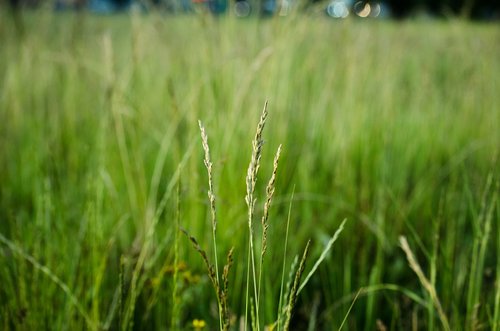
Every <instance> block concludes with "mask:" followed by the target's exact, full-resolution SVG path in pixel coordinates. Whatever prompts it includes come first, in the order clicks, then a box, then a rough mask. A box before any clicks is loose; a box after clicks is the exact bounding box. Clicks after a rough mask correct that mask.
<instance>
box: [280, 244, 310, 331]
mask: <svg viewBox="0 0 500 331" xmlns="http://www.w3.org/2000/svg"><path fill="white" fill-rule="evenodd" d="M310 244H311V240H308V241H307V244H306V248H305V249H304V254H302V259H301V260H300V264H299V269H297V272H296V273H295V279H294V281H293V286H292V290H291V291H290V297H289V299H288V306H287V310H286V320H285V325H284V327H283V330H288V329H289V328H290V321H291V320H292V311H293V308H294V307H295V303H296V302H297V291H298V289H299V283H300V278H301V277H302V274H303V273H304V269H305V267H306V260H307V255H308V254H309V247H310Z"/></svg>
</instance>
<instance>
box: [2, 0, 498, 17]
mask: <svg viewBox="0 0 500 331" xmlns="http://www.w3.org/2000/svg"><path fill="white" fill-rule="evenodd" d="M6 1H8V3H9V6H10V7H11V8H12V9H21V8H30V9H33V8H38V7H52V8H54V9H55V10H89V11H92V12H96V13H101V14H103V13H115V12H119V11H127V10H131V9H135V10H140V11H151V10H155V11H162V12H168V13H179V12H191V11H194V10H195V8H196V6H198V7H200V6H204V7H206V8H208V10H210V11H211V12H212V13H214V14H223V13H226V12H228V11H233V13H234V14H235V15H237V16H242V17H244V16H248V15H250V14H258V15H264V16H270V15H274V14H279V15H287V14H288V13H289V11H290V10H291V8H293V7H297V6H299V7H301V9H302V10H304V11H308V10H311V8H315V9H316V10H317V9H318V7H320V8H321V9H322V10H323V11H324V13H325V14H326V15H328V16H331V17H334V18H347V17H349V16H356V17H359V18H368V17H369V18H388V17H393V18H397V19H402V18H406V17H416V16H417V17H427V18H431V17H452V16H460V17H464V18H471V19H475V20H498V19H499V18H500V3H499V1H497V0H441V1H434V0H408V1H399V0H385V1H356V0H328V1H321V0H309V1H303V0H6ZM231 2H232V3H231ZM230 8H232V10H231V9H230Z"/></svg>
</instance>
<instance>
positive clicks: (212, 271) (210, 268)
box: [180, 228, 220, 294]
mask: <svg viewBox="0 0 500 331" xmlns="http://www.w3.org/2000/svg"><path fill="white" fill-rule="evenodd" d="M180 230H181V231H182V233H184V234H185V235H186V237H188V238H189V241H191V243H192V244H193V247H194V249H195V250H196V251H197V252H198V253H200V255H201V257H202V258H203V262H205V266H206V267H207V269H208V277H209V278H210V280H211V281H212V283H213V285H214V287H215V292H216V293H217V294H218V293H219V292H220V289H219V282H218V281H217V274H216V272H215V268H214V266H213V265H212V264H211V263H210V261H209V260H208V255H207V252H205V251H204V250H203V248H201V246H200V244H199V243H198V241H197V240H196V238H195V237H193V236H191V235H190V234H189V232H187V231H186V230H185V229H183V228H180Z"/></svg>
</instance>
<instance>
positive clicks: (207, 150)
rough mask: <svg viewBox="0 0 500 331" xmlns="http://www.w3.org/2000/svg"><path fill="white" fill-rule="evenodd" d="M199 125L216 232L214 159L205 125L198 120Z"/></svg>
mask: <svg viewBox="0 0 500 331" xmlns="http://www.w3.org/2000/svg"><path fill="white" fill-rule="evenodd" d="M198 125H199V127H200V132H201V144H202V146H203V150H204V151H205V159H204V160H203V162H204V163H205V167H206V168H207V173H208V192H207V195H208V200H209V201H210V212H211V214H212V230H213V232H215V230H216V228H217V213H216V211H215V193H214V185H213V175H212V161H210V148H209V147H208V136H207V133H206V131H205V127H204V126H203V124H202V123H201V121H198Z"/></svg>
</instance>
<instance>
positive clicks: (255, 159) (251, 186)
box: [245, 101, 268, 228]
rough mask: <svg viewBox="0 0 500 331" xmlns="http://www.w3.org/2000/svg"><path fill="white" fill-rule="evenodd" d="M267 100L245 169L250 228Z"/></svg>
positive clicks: (262, 142)
mask: <svg viewBox="0 0 500 331" xmlns="http://www.w3.org/2000/svg"><path fill="white" fill-rule="evenodd" d="M267 114H268V113H267V101H266V103H265V104H264V110H263V111H262V115H261V116H260V120H259V124H258V125H257V132H256V133H255V138H254V140H253V141H252V147H253V149H252V159H251V160H250V164H249V166H248V171H247V178H246V184H247V195H246V197H245V201H246V203H247V205H248V222H249V226H250V228H251V222H252V219H253V211H254V209H255V198H254V196H253V194H254V191H255V184H256V183H257V173H258V172H259V167H260V158H261V156H262V145H263V144H264V141H263V140H262V132H263V131H264V126H265V125H266V119H267Z"/></svg>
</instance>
